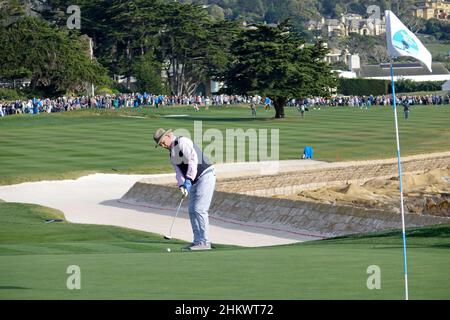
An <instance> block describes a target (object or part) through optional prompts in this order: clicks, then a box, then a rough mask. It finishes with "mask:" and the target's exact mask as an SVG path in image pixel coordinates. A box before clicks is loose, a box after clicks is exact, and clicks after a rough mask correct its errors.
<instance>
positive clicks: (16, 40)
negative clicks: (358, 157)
mask: <svg viewBox="0 0 450 320" xmlns="http://www.w3.org/2000/svg"><path fill="white" fill-rule="evenodd" d="M87 45H88V44H87V43H86V42H83V41H82V40H81V39H80V38H79V37H78V36H77V35H76V34H74V33H71V32H69V31H67V30H62V29H59V28H57V27H55V26H52V25H50V24H49V23H47V22H46V21H44V20H42V19H39V18H35V17H23V18H20V19H18V20H17V21H16V22H15V23H12V24H10V25H7V26H3V27H2V26H0V48H2V50H0V78H5V79H10V80H15V79H20V78H24V77H26V78H29V79H30V80H31V88H32V89H36V88H38V87H39V88H41V89H43V90H44V91H46V92H49V93H57V92H65V91H77V90H80V89H81V88H82V87H83V86H84V85H85V84H86V83H87V82H90V83H95V84H99V83H103V82H104V81H106V79H107V78H106V74H107V73H106V70H105V69H104V68H103V67H102V66H101V65H100V64H99V63H98V62H96V61H95V60H91V59H90V57H89V54H88V52H89V51H88V47H87Z"/></svg>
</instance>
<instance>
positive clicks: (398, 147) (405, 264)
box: [391, 61, 409, 300]
mask: <svg viewBox="0 0 450 320" xmlns="http://www.w3.org/2000/svg"><path fill="white" fill-rule="evenodd" d="M391 85H392V100H393V104H394V119H395V136H396V139H397V161H398V177H399V183H400V210H401V214H402V235H403V268H404V273H405V300H409V297H408V260H407V256H406V231H405V212H404V209H403V183H402V165H401V161H400V139H399V135H398V120H397V98H396V96H395V83H394V68H393V67H392V61H391Z"/></svg>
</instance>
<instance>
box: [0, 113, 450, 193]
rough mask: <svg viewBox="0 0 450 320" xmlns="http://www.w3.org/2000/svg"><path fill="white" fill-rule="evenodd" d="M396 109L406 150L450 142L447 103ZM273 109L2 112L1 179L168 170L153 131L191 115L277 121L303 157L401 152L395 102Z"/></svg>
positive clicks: (206, 123)
mask: <svg viewBox="0 0 450 320" xmlns="http://www.w3.org/2000/svg"><path fill="white" fill-rule="evenodd" d="M398 113H399V127H400V141H401V154H402V156H406V155H414V154H421V153H429V152H440V151H447V150H450V126H449V123H450V107H449V106H448V105H446V106H414V107H412V108H411V112H410V118H409V119H408V120H407V121H406V120H404V119H403V118H402V112H401V111H398ZM173 115H175V117H174V116H173ZM176 115H186V116H183V117H176ZM273 115H274V111H273V110H264V109H263V108H262V107H258V111H257V118H256V119H253V118H252V117H251V112H250V109H249V108H248V107H246V106H242V107H228V108H227V107H210V108H209V110H204V109H203V108H202V109H201V110H200V111H194V110H193V109H192V108H189V107H177V108H175V107H164V108H160V109H155V108H153V107H151V108H150V107H142V108H134V109H120V110H103V109H94V110H80V111H71V112H66V113H52V114H40V115H38V116H32V115H19V116H11V117H6V118H1V119H0V150H1V153H0V184H11V183H18V182H23V181H35V180H41V179H62V178H70V177H78V176H80V175H84V174H87V173H91V172H104V173H159V172H170V171H171V166H170V164H169V162H168V161H167V154H166V153H165V152H161V150H155V149H154V148H153V146H154V142H153V139H152V134H153V132H154V131H155V130H156V129H157V128H159V127H166V128H172V129H179V128H184V129H187V130H189V131H190V132H193V131H192V130H193V127H194V121H201V126H202V128H203V132H204V131H205V130H207V129H210V128H214V129H218V130H220V131H221V132H222V133H223V135H224V136H225V131H226V130H227V129H243V130H248V129H256V130H258V129H268V130H270V129H278V130H279V137H280V141H279V158H280V159H281V160H284V159H299V158H300V156H301V155H302V153H303V148H304V146H306V145H310V146H313V148H314V158H315V159H316V160H323V161H349V160H364V159H384V158H392V157H395V156H396V146H395V130H394V120H393V112H392V108H391V107H371V108H370V109H368V110H366V109H359V108H350V107H339V108H333V107H325V108H322V109H321V110H314V109H311V110H310V111H309V112H306V116H305V118H303V119H302V118H301V117H300V114H299V112H298V111H297V110H296V109H295V108H287V118H286V119H283V120H274V119H273V118H272V117H273ZM142 117H145V118H142ZM223 158H224V161H225V160H228V159H226V158H225V157H223Z"/></svg>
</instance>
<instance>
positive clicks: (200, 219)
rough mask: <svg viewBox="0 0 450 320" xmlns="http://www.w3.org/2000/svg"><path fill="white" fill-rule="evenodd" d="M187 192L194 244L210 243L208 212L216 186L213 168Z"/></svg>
mask: <svg viewBox="0 0 450 320" xmlns="http://www.w3.org/2000/svg"><path fill="white" fill-rule="evenodd" d="M207 170H208V171H205V172H204V173H203V175H202V176H200V177H199V178H198V180H197V182H196V183H195V184H194V185H193V186H192V188H191V191H190V192H189V218H190V220H191V225H192V231H193V233H194V241H193V242H194V244H199V243H205V244H206V243H210V240H209V217H208V211H209V206H210V205H211V200H212V197H213V194H214V188H215V186H216V174H215V172H214V168H211V169H209V168H208V169H207Z"/></svg>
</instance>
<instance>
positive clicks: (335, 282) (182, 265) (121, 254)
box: [0, 203, 450, 299]
mask: <svg viewBox="0 0 450 320" xmlns="http://www.w3.org/2000/svg"><path fill="white" fill-rule="evenodd" d="M55 218H61V213H59V212H57V211H55V210H52V209H48V208H44V207H40V206H35V205H25V204H12V203H0V231H1V232H0V259H1V264H0V299H403V266H402V246H401V236H400V233H399V232H389V233H383V234H375V235H366V236H358V237H344V238H339V239H331V240H323V241H314V242H309V243H303V244H296V245H286V246H275V247H264V248H257V249H250V248H239V247H231V246H219V247H216V248H215V250H212V251H208V252H188V253H185V252H183V253H181V252H180V249H181V247H182V246H183V245H184V244H183V243H182V242H177V241H171V242H167V241H165V240H163V239H161V236H157V235H152V234H147V233H142V232H136V231H131V230H126V229H121V228H115V227H108V226H93V225H77V224H70V223H67V222H52V223H45V220H47V219H55ZM408 234H409V236H408V244H409V247H408V248H409V249H408V257H409V268H410V270H409V271H410V272H409V280H410V298H411V299H449V298H450V291H449V288H450V274H449V272H448V265H449V264H450V227H449V226H436V227H431V228H422V229H413V230H411V231H409V232H408ZM167 247H170V248H171V249H172V252H171V253H167V252H166V248H167ZM72 265H76V266H78V267H79V268H80V284H81V289H80V290H69V289H67V286H66V283H67V280H68V278H69V277H70V276H71V274H67V269H68V267H69V266H72ZM372 265H376V266H379V267H380V270H381V289H379V290H378V289H373V290H369V289H368V288H367V279H368V278H369V276H370V274H368V273H367V268H368V267H369V266H372Z"/></svg>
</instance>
